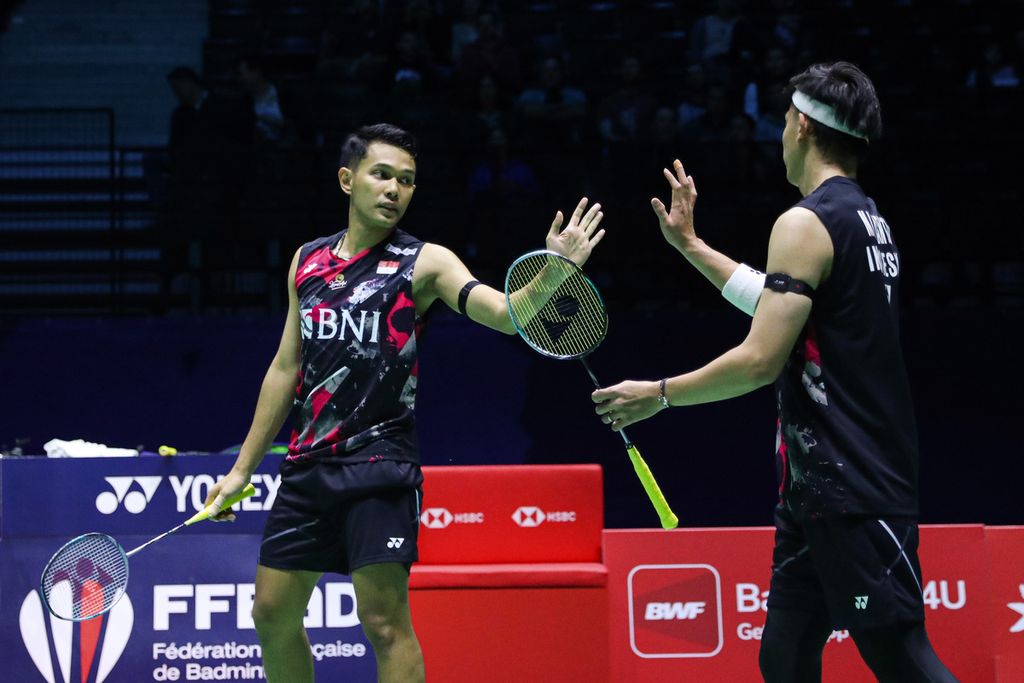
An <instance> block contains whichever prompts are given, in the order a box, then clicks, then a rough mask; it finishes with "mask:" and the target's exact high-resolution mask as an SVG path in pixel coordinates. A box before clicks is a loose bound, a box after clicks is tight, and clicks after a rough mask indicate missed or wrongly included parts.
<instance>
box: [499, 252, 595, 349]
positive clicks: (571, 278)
mask: <svg viewBox="0 0 1024 683" xmlns="http://www.w3.org/2000/svg"><path fill="white" fill-rule="evenodd" d="M505 301H506V304H507V306H508V313H509V316H510V317H511V318H512V323H513V324H514V325H515V328H516V332H518V333H519V336H520V337H522V338H523V340H524V341H526V343H527V344H529V345H530V347H531V348H533V349H534V350H535V351H537V352H538V353H541V354H543V355H545V356H548V357H550V358H557V359H559V360H570V359H575V358H584V357H585V356H587V354H589V353H590V352H591V351H593V350H594V349H596V348H597V347H598V346H600V345H601V342H602V341H604V338H605V336H606V335H607V334H608V312H607V311H606V310H605V305H604V299H602V298H601V294H600V293H599V292H598V291H597V287H595V286H594V283H593V282H591V281H590V278H588V277H587V276H586V275H585V274H584V273H583V271H582V270H581V269H580V267H579V266H577V265H576V264H575V263H574V262H573V261H571V260H570V259H567V258H566V257H564V256H562V255H561V254H557V253H555V252H553V251H548V250H546V249H541V250H538V251H533V252H530V253H528V254H524V255H522V256H520V257H519V258H517V259H516V260H515V261H514V262H513V263H512V265H511V266H509V269H508V273H507V274H506V275H505Z"/></svg>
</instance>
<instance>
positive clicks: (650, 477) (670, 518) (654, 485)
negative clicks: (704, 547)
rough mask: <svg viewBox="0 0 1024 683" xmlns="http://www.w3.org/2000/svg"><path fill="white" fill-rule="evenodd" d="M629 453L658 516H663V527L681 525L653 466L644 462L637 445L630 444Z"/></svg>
mask: <svg viewBox="0 0 1024 683" xmlns="http://www.w3.org/2000/svg"><path fill="white" fill-rule="evenodd" d="M626 451H627V452H628V453H629V459H630V461H632V463H633V469H634V470H636V476H637V478H639V479H640V483H641V484H643V487H644V491H646V492H647V497H648V498H650V499H651V504H652V505H654V510H655V511H656V512H657V513H658V517H660V518H661V528H662V529H675V528H676V527H677V526H679V518H678V517H676V514H675V513H674V512H672V508H670V507H669V505H668V501H667V500H665V494H663V493H662V492H661V488H660V487H659V486H658V482H656V481H655V480H654V474H652V473H651V468H650V467H648V466H647V463H646V462H644V459H643V457H642V456H641V455H640V451H638V450H637V449H636V446H634V445H633V444H629V446H628V447H627V448H626Z"/></svg>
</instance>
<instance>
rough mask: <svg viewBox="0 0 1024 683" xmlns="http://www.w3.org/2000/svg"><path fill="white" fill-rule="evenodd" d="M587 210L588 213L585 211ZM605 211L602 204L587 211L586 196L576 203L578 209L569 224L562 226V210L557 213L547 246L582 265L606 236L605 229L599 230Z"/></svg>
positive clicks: (573, 213)
mask: <svg viewBox="0 0 1024 683" xmlns="http://www.w3.org/2000/svg"><path fill="white" fill-rule="evenodd" d="M584 212H586V213H584ZM602 218H604V213H603V212H602V211H601V205H600V204H594V205H593V206H592V207H590V210H589V211H587V198H586V197H584V198H583V199H581V200H580V203H579V204H577V205H576V210H575V211H573V212H572V216H571V217H570V218H569V224H568V225H566V226H565V229H564V230H559V228H561V227H562V212H561V211H558V212H556V213H555V219H554V220H553V221H551V229H550V230H548V236H547V240H546V243H547V247H548V249H550V250H551V251H553V252H555V253H557V254H561V255H562V256H564V257H566V258H568V259H571V260H572V261H573V262H575V263H576V265H577V266H582V265H583V264H584V263H586V262H587V259H588V258H590V252H591V250H593V248H594V247H595V246H597V243H598V242H600V241H601V238H603V237H604V230H603V229H602V230H598V229H597V226H598V225H600V224H601V219H602Z"/></svg>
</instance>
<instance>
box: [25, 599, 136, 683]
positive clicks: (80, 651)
mask: <svg viewBox="0 0 1024 683" xmlns="http://www.w3.org/2000/svg"><path fill="white" fill-rule="evenodd" d="M55 595H56V594H55ZM67 595H68V597H67V599H68V600H70V599H71V598H70V592H68V593H67ZM68 610H69V611H70V605H69V606H68ZM134 622H135V611H134V609H132V601H131V600H130V599H129V598H128V595H127V594H125V595H122V596H121V599H120V600H118V601H117V603H116V604H114V606H113V607H112V608H111V610H110V611H109V612H107V613H106V614H101V615H100V616H98V617H96V618H95V619H89V620H87V621H79V622H73V621H64V620H63V619H58V618H57V617H55V616H53V615H52V614H50V613H49V611H48V610H47V609H46V607H44V606H43V601H42V600H41V599H40V598H39V593H38V592H37V591H32V592H30V593H29V594H28V595H26V596H25V600H24V601H23V602H22V603H21V612H20V614H19V615H18V623H19V626H20V627H21V639H22V641H23V642H24V643H25V649H26V650H28V654H29V657H31V658H32V662H33V663H34V664H35V665H36V669H38V670H39V673H40V674H41V675H42V677H43V680H45V681H46V682H47V683H58V682H61V683H87V682H90V683H91V682H92V681H95V683H103V681H105V680H106V679H107V676H109V675H110V672H111V671H112V670H113V668H114V665H115V664H117V660H118V659H120V657H121V654H122V653H123V652H124V648H125V646H126V645H127V644H128V637H129V636H130V635H131V633H132V625H133V624H134ZM76 645H77V647H76Z"/></svg>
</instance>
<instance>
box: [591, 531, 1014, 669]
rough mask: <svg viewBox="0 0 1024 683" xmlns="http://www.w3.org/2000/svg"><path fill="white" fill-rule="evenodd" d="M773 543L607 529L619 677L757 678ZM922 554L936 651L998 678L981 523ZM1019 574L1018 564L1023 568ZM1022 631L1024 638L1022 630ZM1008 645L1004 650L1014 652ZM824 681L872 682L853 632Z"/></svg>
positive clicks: (932, 535)
mask: <svg viewBox="0 0 1024 683" xmlns="http://www.w3.org/2000/svg"><path fill="white" fill-rule="evenodd" d="M1020 536H1021V537H1022V538H1021V540H1020V542H1021V543H1022V544H1024V534H1020ZM773 539H774V530H773V529H771V528H742V529H685V530H674V531H659V530H605V532H604V559H605V564H606V566H607V567H608V600H609V614H610V616H609V651H610V673H611V675H610V680H613V681H616V682H622V683H625V682H629V681H655V680H658V681H661V680H722V681H726V680H728V681H733V680H735V681H756V680H760V673H759V671H758V667H757V653H758V648H759V646H760V639H761V633H762V630H763V628H764V621H765V615H766V602H767V597H768V585H769V579H770V577H771V551H772V545H773ZM1008 552H1009V551H1008ZM1015 552H1017V553H1018V554H1017V555H1016V557H1022V558H1024V553H1021V551H1020V548H1018V549H1017V550H1016V551H1015ZM920 557H921V564H922V568H923V571H924V584H923V586H922V589H923V593H924V600H925V606H926V609H925V612H926V619H927V624H928V631H929V635H930V637H931V640H932V643H933V645H934V646H935V649H936V651H937V652H938V653H939V655H940V656H941V657H942V659H943V661H944V662H945V663H946V664H947V666H949V667H950V669H952V671H953V672H954V673H955V674H956V675H957V676H958V677H959V678H960V680H963V681H971V682H972V683H992V682H993V681H995V680H996V678H995V669H994V663H993V657H992V640H991V639H990V638H988V637H985V636H983V635H981V634H988V633H989V624H990V622H991V603H990V600H989V599H988V597H987V596H988V594H989V590H990V579H989V568H988V566H987V565H988V563H987V561H986V552H985V529H984V527H982V526H981V525H966V526H933V527H929V526H926V527H922V530H921V549H920ZM1022 567H1024V562H1020V561H1018V562H1017V563H1015V567H1014V570H1015V571H1016V572H1017V573H1018V574H1019V573H1020V572H1021V571H1024V569H1021V568H1022ZM1012 581H1017V583H1018V584H1020V583H1024V576H1018V577H1017V578H1016V579H1011V577H1008V578H1007V581H1006V585H1007V586H1008V587H1009V586H1010V583H1012ZM1013 588H1014V590H1016V588H1019V586H1017V585H1016V584H1014V586H1013ZM1008 595H1009V597H1008V598H1007V600H1006V602H1009V601H1012V600H1013V599H1014V595H1016V596H1017V599H1018V600H1019V601H1020V602H1021V603H1024V596H1022V595H1021V594H1020V593H1019V592H1015V593H1013V594H1009V593H1008ZM1003 609H1004V611H1006V608H1005V605H1004V607H1003ZM1021 610H1022V616H1024V605H1022V606H1021ZM1004 621H1005V619H1004ZM1020 631H1021V635H1022V636H1024V623H1022V624H1021V628H1020ZM1010 635H1016V634H1010ZM1016 645H1017V647H1016V650H1013V652H1014V653H1016V652H1018V651H1020V650H1021V647H1020V645H1021V643H1019V642H1018V643H1016ZM1011 648H1012V644H1010V643H1007V646H1006V652H1010V651H1011ZM1013 656H1014V655H1007V662H1008V663H1007V666H1011V664H1009V662H1010V661H1011V660H1012V658H1013ZM1018 656H1019V655H1018ZM1007 670H1010V669H1007ZM1013 671H1017V669H1013ZM823 680H824V681H826V682H828V683H859V682H861V681H863V682H864V683H870V682H871V681H874V680H875V679H874V677H872V676H871V674H870V672H869V671H868V669H867V667H866V666H865V665H864V664H863V662H861V660H860V656H859V654H858V652H857V648H856V645H854V643H853V640H852V639H851V638H850V636H849V633H847V632H846V631H839V632H835V633H833V634H832V637H831V638H830V640H829V643H828V644H827V645H826V647H825V656H824V676H823ZM1003 680H1006V681H1009V680H1015V681H1021V680H1024V677H1020V676H1017V677H1016V678H1005V679H1003V678H1000V679H999V681H1000V682H1002V681H1003Z"/></svg>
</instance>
